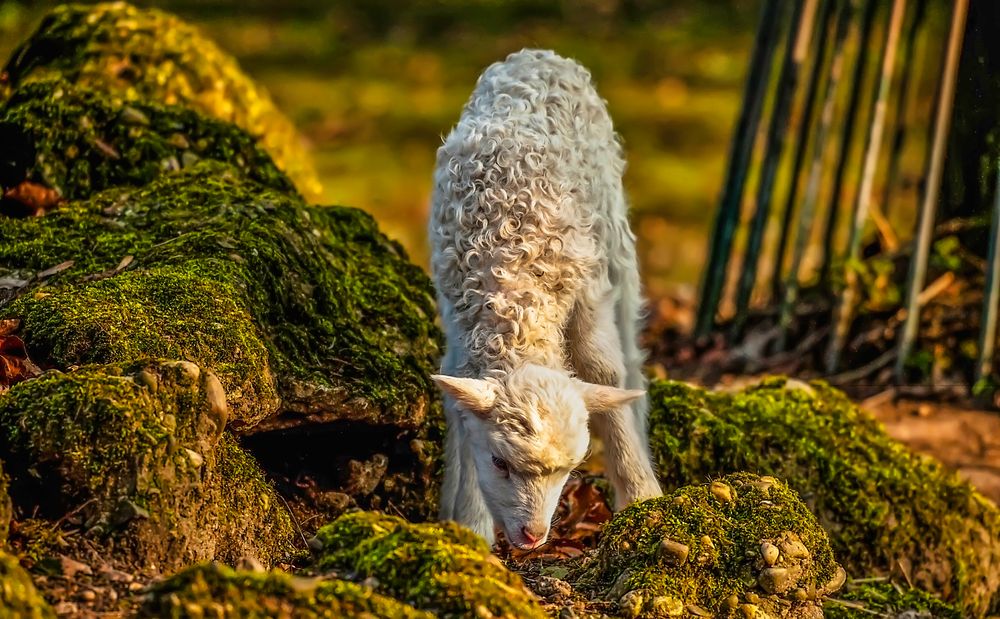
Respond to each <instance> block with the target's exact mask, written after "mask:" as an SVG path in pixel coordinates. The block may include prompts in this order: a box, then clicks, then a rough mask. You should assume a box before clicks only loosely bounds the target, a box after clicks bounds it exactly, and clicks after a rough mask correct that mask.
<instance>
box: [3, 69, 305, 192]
mask: <svg viewBox="0 0 1000 619" xmlns="http://www.w3.org/2000/svg"><path fill="white" fill-rule="evenodd" d="M0 142H2V143H4V144H5V145H7V150H6V151H5V153H4V156H5V168H4V170H3V174H2V175H0V185H2V186H3V188H5V189H9V188H11V187H14V186H16V185H18V184H20V183H21V182H23V181H29V182H32V183H35V184H38V185H42V186H45V187H50V188H52V189H55V190H56V191H58V193H59V194H60V195H61V196H62V197H63V198H65V199H79V198H86V197H88V196H90V195H92V194H93V193H96V192H98V191H101V190H103V189H107V188H109V187H116V186H121V185H143V184H145V183H148V182H150V181H151V180H153V179H154V178H156V177H158V176H159V175H161V174H164V173H168V172H171V171H174V170H179V169H181V168H186V167H190V166H191V165H193V164H194V163H196V162H198V161H200V160H203V159H209V160H215V161H221V162H225V163H228V164H230V165H232V166H234V167H236V168H238V169H240V170H241V171H243V172H244V173H245V174H246V175H247V176H249V177H250V178H253V179H254V180H256V181H258V182H260V183H263V184H265V185H267V186H269V187H272V188H274V189H278V190H281V191H287V192H292V191H293V189H292V185H291V183H290V181H289V180H288V178H287V177H286V176H285V175H284V174H283V173H281V172H280V171H279V170H278V168H276V167H275V165H274V163H273V162H272V160H271V158H270V157H269V156H268V155H267V153H266V152H265V151H264V150H263V149H261V148H260V147H259V146H258V145H257V143H256V141H255V140H254V139H253V138H252V137H250V135H248V134H247V133H245V132H244V131H242V130H240V129H239V128H237V127H235V126H233V125H231V124H229V123H225V122H222V121H219V120H215V119H212V118H208V117H205V116H202V115H200V114H198V113H197V112H194V111H192V110H189V109H185V108H181V107H174V106H163V105H159V104H156V103H151V102H149V101H141V100H140V101H132V102H126V101H125V100H124V99H122V98H121V97H119V96H117V95H114V94H109V93H107V92H103V91H100V90H94V89H91V88H89V87H87V86H77V85H74V84H71V83H69V82H66V81H63V80H59V79H47V80H43V81H37V82H30V83H27V84H25V85H23V86H21V87H19V88H17V89H16V90H14V92H13V93H12V94H11V96H10V97H9V98H8V99H7V100H6V101H4V102H3V103H2V104H0Z"/></svg>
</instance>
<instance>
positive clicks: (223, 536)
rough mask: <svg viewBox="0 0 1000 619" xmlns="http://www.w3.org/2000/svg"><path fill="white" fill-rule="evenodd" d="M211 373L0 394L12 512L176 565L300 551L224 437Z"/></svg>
mask: <svg viewBox="0 0 1000 619" xmlns="http://www.w3.org/2000/svg"><path fill="white" fill-rule="evenodd" d="M226 417H227V410H226V402H225V395H224V393H223V391H222V386H221V384H220V383H219V381H218V379H217V378H216V377H215V375H214V374H212V373H211V372H208V371H202V370H201V369H200V368H199V367H198V366H197V365H195V364H193V363H190V362H186V361H177V362H166V361H165V362H156V363H152V362H150V363H143V364H137V365H133V366H122V365H103V366H85V367H83V368H80V369H79V370H76V371H74V372H68V373H61V372H50V373H47V374H45V375H43V376H41V377H39V378H37V379H34V380H30V381H26V382H22V383H19V384H17V385H15V386H13V387H12V388H11V389H10V390H9V391H7V392H6V393H4V394H2V395H0V432H2V434H0V446H2V451H3V452H4V453H5V454H6V455H7V456H8V460H7V463H8V467H9V468H10V470H11V474H12V478H13V484H12V487H11V494H12V498H13V500H14V502H15V504H19V505H25V506H28V508H30V509H40V510H41V513H42V515H46V514H48V515H49V516H51V517H53V518H56V517H59V516H61V515H62V514H64V513H66V512H68V511H69V510H70V509H71V508H74V507H76V508H77V510H78V512H79V513H80V514H81V515H82V517H83V520H84V528H85V530H87V531H88V532H89V533H90V534H92V535H93V536H94V537H95V538H97V539H104V540H108V542H109V543H110V544H111V546H112V547H113V548H114V551H115V554H116V556H117V557H118V558H120V559H125V558H129V557H130V558H132V559H133V560H134V561H136V563H137V564H138V565H142V566H147V565H153V566H156V568H157V569H167V570H169V569H176V568H177V567H181V566H184V565H188V564H190V563H192V562H194V561H199V560H206V559H213V558H219V559H228V560H235V559H237V558H239V557H241V556H251V557H253V558H255V559H257V560H259V561H261V562H263V563H267V564H269V563H271V562H273V561H274V560H275V559H277V558H279V557H283V556H285V555H287V554H288V553H290V552H291V540H292V533H293V528H292V524H291V519H290V517H289V515H288V513H287V512H286V511H285V509H284V507H283V506H282V505H281V503H280V499H279V498H278V497H277V496H276V494H275V492H274V489H273V488H272V487H271V486H270V484H269V483H268V482H267V481H266V480H265V479H264V476H263V473H262V472H261V471H260V468H259V467H258V466H257V465H256V463H255V462H254V461H253V460H252V459H251V458H250V457H249V456H248V455H247V454H245V453H244V452H243V451H242V450H241V449H240V448H239V447H238V446H237V445H236V444H235V443H234V442H233V440H232V439H231V438H229V437H227V436H226V434H225V431H224V427H225V423H226Z"/></svg>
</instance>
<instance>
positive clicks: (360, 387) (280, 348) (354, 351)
mask: <svg viewBox="0 0 1000 619" xmlns="http://www.w3.org/2000/svg"><path fill="white" fill-rule="evenodd" d="M0 231H2V232H3V236H4V238H5V240H6V242H5V243H4V245H3V246H2V247H0V270H4V268H6V269H5V270H6V271H7V273H8V274H9V275H12V276H15V277H23V278H30V277H31V276H32V275H33V274H35V273H37V271H41V270H43V269H45V268H48V267H50V266H52V265H53V264H59V263H62V262H64V261H73V265H72V267H71V268H69V269H68V270H66V271H65V272H63V273H61V274H60V275H59V277H58V279H59V282H60V283H61V284H62V285H61V286H55V287H53V286H49V288H50V289H52V291H51V292H49V289H47V290H46V291H45V292H43V293H42V294H40V295H31V294H26V295H23V296H22V297H21V298H19V299H18V300H17V301H15V302H14V303H13V304H11V305H10V306H9V307H7V308H5V309H4V310H3V313H4V314H5V315H7V316H11V317H17V318H21V319H22V321H23V329H24V331H23V337H24V339H25V341H26V342H27V344H28V346H29V350H30V352H31V353H32V355H33V358H35V359H36V360H38V361H42V362H46V363H50V364H52V365H57V366H65V365H71V364H76V363H81V362H98V361H100V362H107V361H112V360H116V359H115V358H114V357H115V356H116V355H117V356H118V357H119V358H120V357H122V356H126V357H132V356H135V355H138V354H146V355H160V354H167V353H169V354H171V355H172V356H182V357H186V358H191V359H193V360H196V361H202V360H204V361H205V364H206V365H207V366H209V367H210V368H211V369H213V370H216V371H218V370H219V369H220V367H219V366H220V365H224V363H221V362H222V361H233V363H232V364H231V365H233V366H234V371H236V369H235V366H239V367H240V369H239V372H240V373H241V374H242V375H241V376H237V377H233V382H232V383H231V384H227V392H229V391H235V390H236V389H235V387H236V386H237V385H240V384H242V383H243V382H245V380H246V377H247V376H251V375H253V376H257V375H259V372H254V371H253V370H252V368H250V367H249V366H258V365H260V363H261V361H260V355H259V354H258V352H259V346H260V345H261V344H260V343H261V342H262V343H263V345H264V346H265V347H266V348H267V350H268V352H269V354H270V357H269V361H270V364H271V366H272V369H273V370H274V371H275V372H277V373H278V374H279V375H280V378H279V383H280V387H281V396H282V400H283V402H284V407H285V408H286V409H288V410H291V411H298V412H300V413H302V414H307V413H314V412H317V411H319V410H324V409H336V414H337V416H338V418H340V417H350V418H354V419H362V418H375V417H378V418H379V419H381V420H383V421H385V422H389V421H394V422H398V423H400V424H403V425H407V426H410V427H413V426H416V425H419V424H422V422H423V421H424V416H425V415H426V413H427V409H428V408H429V404H430V396H431V394H432V393H433V391H432V389H431V386H430V381H429V379H428V377H427V375H428V374H429V373H430V370H431V369H432V367H433V363H434V360H435V358H436V357H437V355H438V351H439V350H440V347H439V335H438V332H437V330H436V327H435V326H434V325H433V317H434V303H433V296H432V290H431V286H430V282H429V280H428V278H427V277H426V275H424V274H423V273H422V272H421V271H420V269H419V267H417V266H415V265H413V264H411V263H410V262H409V261H408V260H407V259H406V256H405V254H404V253H403V251H402V249H401V248H400V247H399V246H398V245H397V244H395V243H393V242H391V241H389V240H388V239H386V237H385V236H384V235H382V234H381V233H380V232H379V230H378V227H377V225H376V224H375V221H374V220H373V219H372V218H371V217H370V216H369V215H367V214H365V213H363V212H362V211H359V210H357V209H349V208H339V207H328V208H322V207H309V206H305V205H303V204H302V203H301V202H300V201H299V200H297V199H296V198H294V197H291V196H288V195H286V194H284V193H281V192H277V191H273V190H270V189H268V188H266V187H263V186H261V185H259V184H257V183H254V182H252V181H249V180H247V179H244V178H242V177H241V176H240V175H239V174H237V173H235V172H234V171H233V170H232V169H231V168H228V167H224V166H219V165H213V164H210V163H209V162H202V163H200V164H198V165H196V166H194V167H193V168H190V169H187V170H183V171H181V172H179V173H175V174H170V175H166V176H163V177H161V178H159V179H157V180H156V181H154V182H152V183H150V184H149V185H147V186H144V187H142V188H137V189H133V188H123V189H117V190H110V191H107V192H104V193H102V194H100V195H98V196H95V197H94V198H93V199H91V200H89V201H86V202H76V203H71V204H68V205H66V206H65V207H63V208H60V209H58V210H57V211H55V212H53V213H51V214H50V215H48V216H46V217H43V218H33V219H24V220H5V221H0ZM125 256H130V257H131V261H130V264H129V268H128V269H126V270H124V271H123V272H122V273H115V274H113V276H112V277H105V276H102V274H107V272H108V271H113V270H114V269H115V267H116V265H118V264H120V262H121V260H122V258H123V257H125ZM116 280H117V281H116ZM67 295H68V296H67ZM175 300H176V301H178V302H175ZM123 304H124V307H125V308H126V309H128V308H131V309H132V310H133V311H121V309H120V308H122V307H123ZM115 308H119V311H118V315H117V316H116V315H114V314H115ZM206 310H210V311H209V313H207V314H204V315H203V314H200V312H202V311H206ZM248 317H249V318H251V319H252V320H247V318H248ZM223 319H226V320H223ZM216 322H219V323H222V326H225V325H226V324H227V323H228V324H231V325H233V327H232V328H231V330H230V332H228V333H226V332H224V330H223V329H222V327H221V326H220V325H218V324H216ZM233 330H235V332H233ZM98 331H99V332H100V333H98ZM95 336H96V339H97V341H96V342H95ZM250 340H257V342H258V343H257V345H253V344H252V343H251V342H250ZM240 342H243V345H240ZM95 343H96V347H95V346H94V344H95ZM227 344H228V345H227ZM234 351H235V352H238V353H242V354H243V356H244V358H243V360H240V361H234V360H232V359H222V356H223V355H229V354H231V353H232V352H234ZM178 353H180V354H178ZM213 357H214V358H213ZM128 360H131V359H128ZM222 369H223V370H224V369H225V368H222ZM229 374H230V372H227V371H221V372H220V376H222V377H223V380H224V382H225V381H226V380H227V378H226V377H227V376H228V375H229ZM237 408H238V407H237ZM269 412H273V411H269ZM248 415H249V416H250V417H251V418H250V419H247V420H246V421H247V422H248V425H252V422H256V421H259V419H260V418H261V417H262V416H266V413H265V414H261V413H260V412H255V413H253V414H249V413H248Z"/></svg>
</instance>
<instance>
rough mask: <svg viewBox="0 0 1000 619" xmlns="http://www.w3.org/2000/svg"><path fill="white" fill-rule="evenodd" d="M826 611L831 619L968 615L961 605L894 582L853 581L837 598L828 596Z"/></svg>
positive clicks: (948, 618)
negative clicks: (829, 598)
mask: <svg viewBox="0 0 1000 619" xmlns="http://www.w3.org/2000/svg"><path fill="white" fill-rule="evenodd" d="M841 600H842V601H843V603H842V602H840V601H841ZM823 614H824V615H825V616H826V618H827V619H869V618H871V617H890V618H892V619H961V618H962V617H966V616H968V615H966V614H965V613H963V612H962V610H961V609H960V608H959V607H958V606H954V605H951V604H946V603H945V602H942V601H941V600H940V599H939V598H937V597H935V596H933V595H931V594H929V593H927V592H926V591H921V590H920V589H913V588H910V587H908V586H906V585H895V584H893V583H890V582H865V583H856V584H855V583H850V582H849V583H847V586H846V587H845V588H844V589H843V590H842V591H841V592H840V593H839V594H838V595H837V599H836V600H832V599H831V600H828V601H827V602H826V603H825V604H824V605H823Z"/></svg>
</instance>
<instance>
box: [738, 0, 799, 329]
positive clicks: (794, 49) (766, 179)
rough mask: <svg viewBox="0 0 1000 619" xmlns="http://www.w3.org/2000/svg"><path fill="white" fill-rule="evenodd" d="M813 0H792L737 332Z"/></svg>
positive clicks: (740, 292) (741, 280) (746, 307)
mask: <svg viewBox="0 0 1000 619" xmlns="http://www.w3.org/2000/svg"><path fill="white" fill-rule="evenodd" d="M817 1H818V0H800V1H798V2H796V3H795V9H794V11H793V15H792V22H791V23H792V27H791V28H789V31H788V44H787V46H786V48H785V57H784V60H783V62H782V65H781V73H780V76H779V78H778V93H777V100H776V101H775V104H774V113H773V115H772V117H771V124H770V126H769V127H768V132H767V142H766V148H765V151H764V162H763V165H762V167H761V173H760V182H759V185H758V187H757V204H756V210H755V212H754V216H753V220H752V222H751V226H750V235H749V237H748V239H747V245H746V251H745V252H744V254H743V269H742V271H741V272H740V278H739V281H738V284H737V290H736V317H735V319H734V320H733V334H734V335H738V334H739V333H740V332H741V331H742V329H743V325H744V323H745V322H746V317H747V312H748V310H749V307H750V296H751V294H752V293H753V286H754V282H755V281H756V278H757V264H758V260H759V259H760V253H761V246H762V245H763V241H764V231H765V229H766V228H767V221H768V218H769V216H770V213H771V198H772V193H773V192H772V190H773V188H774V179H775V176H776V175H777V172H778V163H779V162H780V161H781V154H782V151H783V150H784V145H785V136H786V135H787V134H788V125H789V122H790V120H791V113H790V112H791V107H792V100H793V98H794V95H795V86H796V84H797V83H798V77H799V70H800V69H801V67H802V62H803V60H804V59H805V56H806V52H807V51H808V48H809V41H810V40H811V38H812V31H813V23H814V21H815V18H816V4H817Z"/></svg>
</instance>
